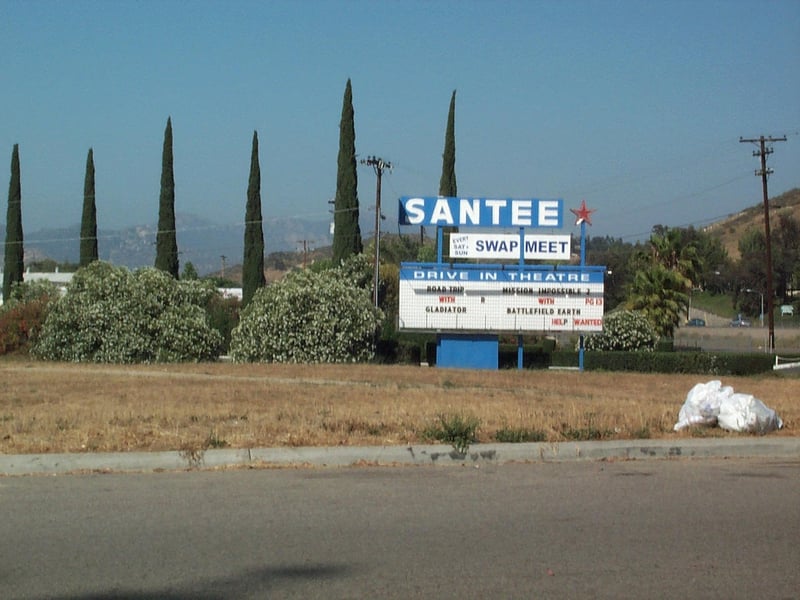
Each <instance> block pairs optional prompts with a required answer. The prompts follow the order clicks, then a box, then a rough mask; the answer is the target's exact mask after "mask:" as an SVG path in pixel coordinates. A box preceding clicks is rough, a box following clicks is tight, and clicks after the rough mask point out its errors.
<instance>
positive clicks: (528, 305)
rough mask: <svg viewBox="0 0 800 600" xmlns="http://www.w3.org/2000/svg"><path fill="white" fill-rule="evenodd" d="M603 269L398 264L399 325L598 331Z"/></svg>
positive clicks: (444, 328) (445, 328)
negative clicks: (399, 265) (399, 266)
mask: <svg viewBox="0 0 800 600" xmlns="http://www.w3.org/2000/svg"><path fill="white" fill-rule="evenodd" d="M604 272H605V270H604V269H603V268H592V267H566V268H560V269H559V268H552V267H525V268H523V269H519V268H518V267H512V268H509V267H508V266H506V267H504V266H502V265H452V266H450V265H435V264H431V263H404V264H403V265H401V269H400V314H399V326H400V329H401V330H422V331H441V332H459V331H463V332H515V333H525V332H560V331H565V332H591V331H602V329H603V291H604V290H603V287H604V279H603V277H604Z"/></svg>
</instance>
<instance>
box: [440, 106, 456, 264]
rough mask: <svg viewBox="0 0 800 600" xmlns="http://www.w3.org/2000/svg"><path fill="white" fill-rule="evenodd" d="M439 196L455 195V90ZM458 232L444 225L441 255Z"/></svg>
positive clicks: (445, 135) (446, 252) (447, 253)
mask: <svg viewBox="0 0 800 600" xmlns="http://www.w3.org/2000/svg"><path fill="white" fill-rule="evenodd" d="M439 195H440V196H457V195H458V186H457V185H456V91H455V90H453V95H452V96H451V97H450V112H449V113H448V114H447V129H446V130H445V134H444V154H442V177H441V179H440V180H439ZM456 232H458V228H457V227H444V228H443V231H442V233H443V234H444V235H443V237H442V240H443V241H442V244H443V245H444V248H443V252H442V255H443V256H444V255H449V247H450V244H449V241H450V236H451V235H452V234H453V233H456Z"/></svg>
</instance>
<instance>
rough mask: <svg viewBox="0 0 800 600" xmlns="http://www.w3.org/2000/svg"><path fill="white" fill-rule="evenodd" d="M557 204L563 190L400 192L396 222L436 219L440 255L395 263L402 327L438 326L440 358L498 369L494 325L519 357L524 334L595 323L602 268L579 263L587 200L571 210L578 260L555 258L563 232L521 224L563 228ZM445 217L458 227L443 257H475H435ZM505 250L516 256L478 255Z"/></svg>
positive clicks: (590, 327) (562, 246)
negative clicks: (577, 230)
mask: <svg viewBox="0 0 800 600" xmlns="http://www.w3.org/2000/svg"><path fill="white" fill-rule="evenodd" d="M563 212H564V211H563V200H560V199H557V200H539V199H533V198H524V199H517V198H513V199H512V198H507V199H497V198H449V197H411V196H405V197H402V198H400V205H399V222H400V224H401V225H420V226H436V227H437V237H438V242H439V243H438V249H439V250H438V262H436V263H403V264H402V265H401V269H400V310H399V327H400V329H401V330H406V331H434V332H436V333H437V365H439V366H461V367H482V368H497V350H498V334H500V333H515V334H517V335H518V340H519V363H520V366H521V364H522V334H526V333H547V332H565V331H566V332H577V333H583V332H592V331H601V330H602V328H603V281H604V279H603V278H604V274H605V268H604V267H600V266H587V265H586V264H585V224H586V222H587V221H588V217H589V214H590V213H591V212H592V211H589V210H587V209H586V206H585V204H582V207H581V209H579V210H572V212H574V213H575V214H576V216H578V222H577V223H578V224H580V225H581V264H580V265H579V266H576V265H567V264H555V263H556V261H564V262H566V261H568V260H569V258H570V254H571V248H570V246H571V237H570V236H569V235H544V234H538V233H537V234H529V233H526V228H546V229H551V230H553V229H560V228H562V227H563V224H564V215H563ZM445 226H453V227H458V228H459V231H458V233H454V234H452V235H451V236H450V259H451V260H453V259H456V258H458V259H471V260H472V262H470V263H464V262H462V263H452V262H451V263H444V262H443V261H442V241H443V240H442V238H443V236H442V227H445ZM463 228H481V229H492V228H504V229H510V228H516V229H517V231H518V233H512V234H508V233H502V234H497V233H471V232H463V231H462V229H463ZM509 259H510V260H513V261H515V262H511V263H505V264H500V263H483V262H479V261H482V260H495V261H497V260H509ZM530 260H538V261H549V262H550V264H530V263H528V262H526V261H530ZM581 358H582V356H581ZM581 363H582V361H581Z"/></svg>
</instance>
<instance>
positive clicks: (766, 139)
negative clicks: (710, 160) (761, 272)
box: [739, 135, 786, 353]
mask: <svg viewBox="0 0 800 600" xmlns="http://www.w3.org/2000/svg"><path fill="white" fill-rule="evenodd" d="M785 141H786V136H785V135H784V136H783V137H779V138H776V137H772V136H771V135H770V136H763V135H762V136H759V137H758V138H755V139H753V138H750V139H745V138H739V142H740V143H750V144H755V143H758V150H753V156H758V157H759V158H760V159H761V168H760V169H756V171H755V175H756V177H761V189H762V191H763V194H764V234H765V235H766V238H767V239H766V243H767V316H768V318H769V351H770V352H772V353H774V352H775V315H773V314H772V313H773V305H774V302H773V299H772V294H773V291H772V240H770V233H769V192H768V191H767V178H768V177H769V175H771V174H772V173H773V170H772V169H768V168H767V156H769V155H770V154H772V153H773V150H772V147H768V146H767V143H770V144H771V143H772V142H785Z"/></svg>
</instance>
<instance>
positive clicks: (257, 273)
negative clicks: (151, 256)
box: [3, 117, 265, 303]
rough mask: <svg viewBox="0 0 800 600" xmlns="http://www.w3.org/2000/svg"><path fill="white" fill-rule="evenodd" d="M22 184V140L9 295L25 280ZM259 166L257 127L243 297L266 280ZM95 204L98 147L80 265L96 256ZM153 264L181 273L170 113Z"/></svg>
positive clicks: (15, 162) (12, 186)
mask: <svg viewBox="0 0 800 600" xmlns="http://www.w3.org/2000/svg"><path fill="white" fill-rule="evenodd" d="M21 188H22V186H21V183H20V164H19V144H14V148H13V151H12V154H11V179H10V183H9V189H8V210H7V214H6V240H5V249H4V250H5V253H4V265H3V298H10V297H11V288H12V286H13V285H14V284H15V283H21V282H22V281H23V273H24V268H25V267H24V261H23V258H24V244H23V231H22V189H21ZM261 221H262V219H261V171H260V168H259V164H258V133H257V132H254V133H253V150H252V156H251V164H250V180H249V184H248V188H247V206H246V214H245V233H244V243H245V248H244V263H243V264H244V274H243V286H242V287H243V295H244V301H245V303H247V302H249V300H250V299H251V298H252V296H253V294H255V292H256V290H258V288H259V287H262V286H263V285H264V283H265V280H264V234H263V228H262V224H261ZM98 258H99V255H98V248H97V205H96V203H95V168H94V150H93V149H92V148H89V154H88V155H87V157H86V175H85V177H84V184H83V210H82V214H81V233H80V262H79V264H80V266H82V267H83V266H86V265H88V264H90V263H91V262H93V261H96V260H98ZM155 267H156V268H157V269H160V270H162V271H165V272H166V273H169V274H170V275H172V276H173V277H174V278H176V279H177V278H178V269H179V262H178V244H177V236H176V228H175V176H174V170H173V154H172V118H171V117H169V118H167V127H166V129H165V130H164V149H163V153H162V159H161V193H160V195H159V204H158V231H157V232H156V260H155Z"/></svg>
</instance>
